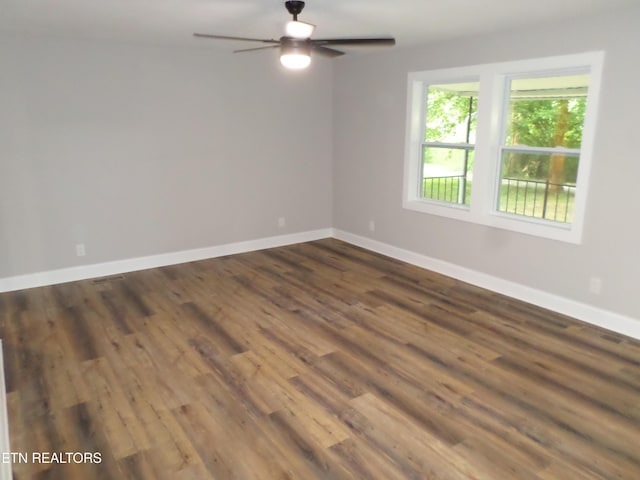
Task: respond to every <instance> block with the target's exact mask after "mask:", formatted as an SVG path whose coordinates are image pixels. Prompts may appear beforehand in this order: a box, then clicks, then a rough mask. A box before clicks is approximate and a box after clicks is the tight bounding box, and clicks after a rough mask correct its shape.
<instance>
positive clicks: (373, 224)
mask: <svg viewBox="0 0 640 480" xmlns="http://www.w3.org/2000/svg"><path fill="white" fill-rule="evenodd" d="M369 231H370V232H375V231H376V222H374V221H373V220H369Z"/></svg>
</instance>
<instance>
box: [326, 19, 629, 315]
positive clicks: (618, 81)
mask: <svg viewBox="0 0 640 480" xmlns="http://www.w3.org/2000/svg"><path fill="white" fill-rule="evenodd" d="M639 46H640V9H638V8H634V9H631V10H625V11H619V12H617V13H616V12H613V13H610V14H607V15H604V16H603V15H600V16H598V17H592V18H583V19H578V20H576V21H572V22H564V23H562V24H556V25H552V24H548V25H546V26H542V27H538V28H531V29H526V30H518V31H513V32H506V33H500V34H497V33H496V34H493V35H490V36H479V37H474V38H469V39H464V40H456V41H451V42H446V43H442V44H437V45H429V46H424V47H420V48H411V49H396V50H393V51H390V52H389V53H384V54H376V55H366V56H360V57H344V58H341V59H339V60H338V61H337V62H336V64H335V66H334V126H333V128H334V146H333V148H334V151H333V154H334V173H333V188H334V212H333V213H334V227H336V228H338V229H341V230H345V231H347V232H350V233H354V234H359V235H362V236H367V237H371V238H374V239H376V240H379V241H382V242H385V243H388V244H391V245H393V246H396V247H401V248H405V249H408V250H412V251H414V252H418V253H420V254H424V255H427V256H430V257H434V258H436V259H440V260H444V261H447V262H451V263H454V264H457V265H460V266H463V267H467V268H470V269H473V270H476V271H479V272H483V273H486V274H490V275H494V276H497V277H500V278H503V279H506V280H510V281H513V282H517V283H519V284H522V285H525V286H529V287H532V288H536V289H539V290H543V291H547V292H550V293H553V294H557V295H560V296H563V297H566V298H569V299H573V300H577V301H580V302H585V303H588V304H591V305H594V306H596V307H601V308H605V309H608V310H611V311H614V312H618V313H621V314H626V315H630V316H632V317H634V318H640V296H639V293H638V289H639V287H640V282H639V280H638V276H639V274H640V254H639V247H640V207H639V201H638V199H639V196H638V191H639V190H640V161H639V159H640V156H639V153H638V148H637V138H638V135H639V133H640V123H639V121H638V115H639V114H640V88H639V87H638V85H639V84H640V47H639ZM600 49H603V50H605V51H606V59H605V70H604V78H603V89H602V96H601V99H600V105H601V108H600V113H599V120H598V128H597V130H598V134H597V138H596V141H595V150H594V165H593V169H592V177H591V186H590V197H589V200H588V212H587V215H586V223H585V233H584V237H583V243H582V244H581V245H571V244H567V243H561V242H557V241H552V240H545V239H541V238H536V237H531V236H526V235H523V234H517V233H512V232H508V231H504V230H498V229H494V228H490V227H485V226H480V225H475V224H471V223H465V222H460V221H456V220H451V219H447V218H443V217H437V216H430V215H426V214H421V213H418V212H413V211H408V210H404V209H403V208H402V182H403V157H404V139H405V113H406V84H407V72H409V71H420V70H429V69H436V68H445V67H455V66H464V65H473V64H479V63H488V62H496V61H507V60H518V59H523V58H536V57H543V56H552V55H560V54H569V53H578V52H584V51H588V50H600ZM370 219H372V220H375V223H376V231H375V232H374V233H370V232H369V231H368V222H369V220H370ZM592 275H595V276H599V277H601V278H602V281H603V291H602V294H601V295H600V296H596V295H594V294H591V293H589V288H588V287H589V278H590V276H592Z"/></svg>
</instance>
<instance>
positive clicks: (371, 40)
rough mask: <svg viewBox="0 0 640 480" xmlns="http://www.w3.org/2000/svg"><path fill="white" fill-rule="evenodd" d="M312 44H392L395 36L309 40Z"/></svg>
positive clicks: (394, 41) (394, 42)
mask: <svg viewBox="0 0 640 480" xmlns="http://www.w3.org/2000/svg"><path fill="white" fill-rule="evenodd" d="M311 43H312V44H314V45H379V46H385V45H388V46H392V45H395V44H396V39H395V38H324V39H317V40H311Z"/></svg>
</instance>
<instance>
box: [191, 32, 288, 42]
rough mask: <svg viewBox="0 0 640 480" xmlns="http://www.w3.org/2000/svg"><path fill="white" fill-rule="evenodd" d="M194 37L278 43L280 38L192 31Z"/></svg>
mask: <svg viewBox="0 0 640 480" xmlns="http://www.w3.org/2000/svg"><path fill="white" fill-rule="evenodd" d="M193 36H194V37H201V38H215V39H217V40H242V41H243V42H262V43H280V40H274V39H272V38H271V39H262V38H246V37H229V36H228V35H210V34H208V33H194V34H193Z"/></svg>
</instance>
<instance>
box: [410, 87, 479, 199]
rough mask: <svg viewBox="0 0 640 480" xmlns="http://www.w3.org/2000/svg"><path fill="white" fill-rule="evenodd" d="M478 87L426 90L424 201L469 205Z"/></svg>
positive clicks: (423, 168)
mask: <svg viewBox="0 0 640 480" xmlns="http://www.w3.org/2000/svg"><path fill="white" fill-rule="evenodd" d="M478 86H479V83H478V82H477V81H475V82H468V83H450V84H446V83H445V84H439V85H429V86H427V88H426V120H425V135H424V142H423V143H422V163H421V166H422V175H421V179H422V185H421V192H420V194H421V196H422V198H427V199H431V200H438V201H443V202H450V203H456V204H461V205H468V204H469V199H470V185H471V183H470V180H471V170H472V167H473V157H474V152H475V145H474V144H475V138H476V109H477V107H478V100H477V92H478Z"/></svg>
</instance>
